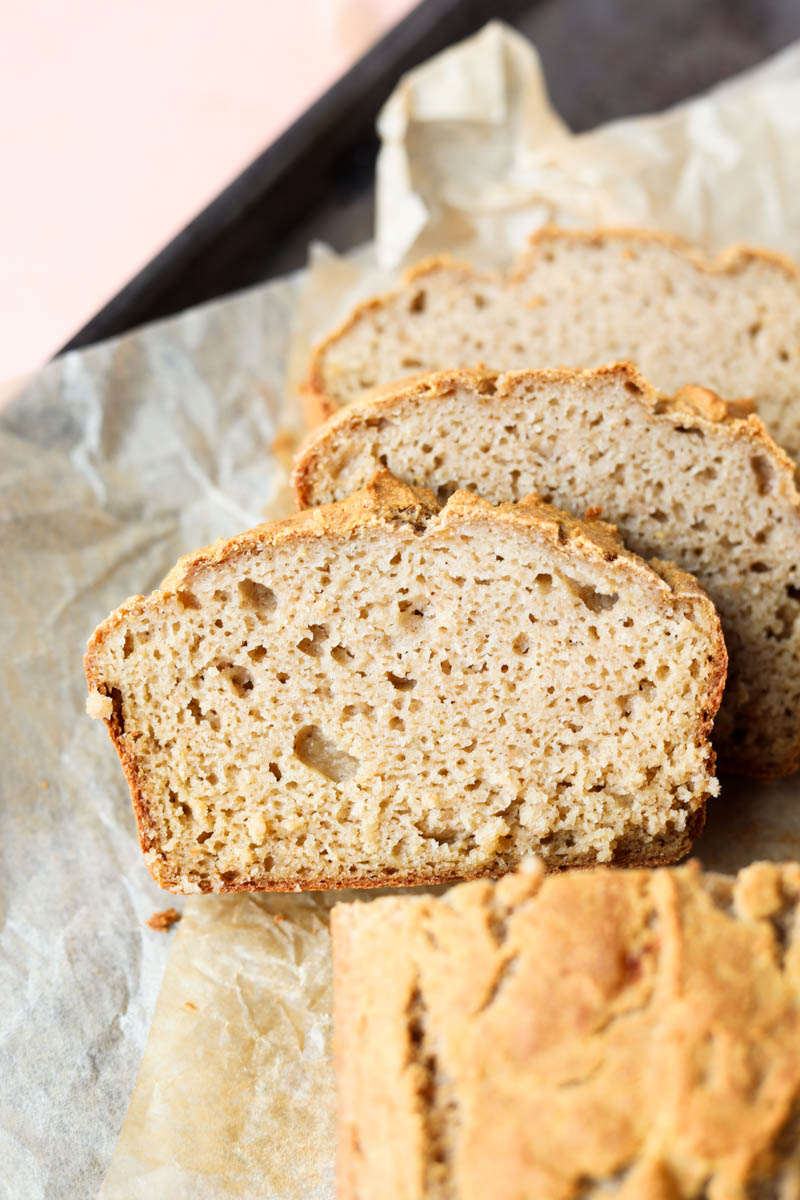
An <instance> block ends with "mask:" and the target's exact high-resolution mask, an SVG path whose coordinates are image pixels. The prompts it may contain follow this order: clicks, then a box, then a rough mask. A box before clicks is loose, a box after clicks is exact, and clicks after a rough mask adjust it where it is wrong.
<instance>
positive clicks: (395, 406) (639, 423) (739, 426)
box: [295, 363, 800, 777]
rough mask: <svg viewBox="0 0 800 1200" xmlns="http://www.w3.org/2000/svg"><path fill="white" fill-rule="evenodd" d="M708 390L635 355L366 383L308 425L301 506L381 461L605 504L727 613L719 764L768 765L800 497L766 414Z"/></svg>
mask: <svg viewBox="0 0 800 1200" xmlns="http://www.w3.org/2000/svg"><path fill="white" fill-rule="evenodd" d="M738 411H739V410H738V409H737V408H736V407H735V406H730V405H726V404H724V403H723V402H722V401H721V400H720V399H719V398H718V397H717V396H716V395H714V394H713V393H712V392H709V391H707V390H705V389H702V388H697V387H689V388H684V389H683V390H682V391H681V392H679V393H678V394H677V395H676V396H674V397H671V398H670V397H666V396H663V395H659V394H657V393H656V392H655V391H654V390H653V388H651V387H650V385H649V384H648V383H647V382H646V381H645V379H644V378H643V377H642V376H641V375H640V374H639V373H638V372H637V371H636V370H635V369H634V368H633V367H631V366H630V365H629V364H625V363H622V364H618V365H616V366H613V367H607V368H598V369H596V370H590V371H582V372H576V371H570V370H561V371H512V372H508V373H506V374H504V375H499V374H497V373H496V372H492V371H487V370H462V371H446V372H442V373H439V374H436V375H431V376H428V377H425V378H421V379H418V380H415V381H411V382H409V383H407V384H405V385H403V384H400V385H398V386H397V387H394V388H392V387H387V388H384V389H383V390H382V391H381V392H379V393H377V394H372V395H370V394H367V395H365V396H364V397H363V398H361V399H359V400H356V401H354V402H353V404H351V405H349V406H348V407H347V408H344V409H342V410H341V411H340V412H339V413H337V414H336V415H335V416H334V417H332V418H330V420H329V421H328V422H327V423H326V424H325V425H323V426H321V427H320V429H319V431H317V432H316V433H315V434H313V435H312V436H311V439H310V441H309V442H308V444H307V446H306V448H305V450H304V451H303V452H302V453H301V454H300V456H299V458H298V460H297V463H296V467H295V485H296V490H297V496H298V500H299V502H300V504H301V505H308V504H320V503H328V502H330V501H331V500H335V499H337V498H339V497H341V496H346V495H347V494H348V493H349V492H350V491H352V490H354V489H355V488H357V487H360V486H361V485H362V484H363V482H364V480H365V479H368V478H369V477H370V475H371V474H372V472H373V471H374V470H375V468H376V467H377V466H379V465H384V466H388V468H389V469H390V470H391V471H393V472H394V474H395V475H397V476H398V477H399V478H401V479H404V480H406V482H408V483H412V484H422V485H424V486H426V487H430V488H432V489H433V490H434V491H435V492H436V493H437V494H438V495H439V497H440V498H443V497H445V496H447V495H448V494H449V492H450V491H452V490H453V488H455V487H460V488H472V489H474V490H476V491H477V492H479V493H480V495H482V496H483V497H485V498H486V499H487V500H491V501H494V502H499V501H506V500H516V499H518V498H519V497H521V496H524V495H526V494H527V493H528V492H531V491H536V492H538V493H539V494H540V495H541V496H542V497H543V498H545V499H546V500H548V501H551V502H552V503H553V504H557V505H558V506H559V507H560V508H566V509H569V510H571V511H572V512H576V513H583V512H585V511H587V510H588V511H590V512H591V511H594V512H596V513H598V512H601V513H602V516H603V517H605V518H606V519H608V520H610V521H614V522H615V523H616V524H617V526H618V527H619V530H620V532H621V534H622V536H623V538H624V540H625V543H626V545H627V546H629V547H630V548H631V549H632V550H634V551H635V552H636V553H638V554H642V555H644V556H645V557H649V556H650V555H653V554H659V555H663V556H665V557H667V558H671V559H674V560H675V561H676V562H677V563H679V564H680V566H681V567H683V568H684V570H686V571H690V572H691V573H692V574H693V575H696V576H697V578H698V579H699V580H700V582H701V584H702V585H703V586H704V587H705V588H706V589H707V590H708V593H709V595H710V596H711V598H712V599H713V600H714V603H715V604H716V605H717V608H718V609H719V612H720V615H721V618H722V627H723V630H724V632H725V640H726V644H727V647H728V654H729V656H730V666H729V672H728V684H727V688H726V691H725V697H724V699H723V702H722V707H721V709H720V713H719V717H718V719H717V723H716V727H715V746H716V748H717V751H718V753H719V754H720V757H721V761H722V763H723V765H725V766H727V767H728V768H731V769H736V770H741V771H744V772H747V773H749V774H753V775H756V776H763V777H773V776H778V775H786V774H789V773H790V772H792V771H794V770H796V769H797V766H798V763H799V762H800V497H799V496H798V494H797V491H796V489H795V484H794V470H793V465H792V463H791V461H790V460H789V459H788V458H787V457H786V455H785V454H784V453H783V451H782V450H780V449H779V447H778V446H776V445H775V443H774V442H773V441H772V439H771V438H770V437H769V436H768V434H767V433H766V432H765V430H764V427H763V425H762V424H761V421H760V420H759V419H758V418H757V417H755V416H753V415H750V416H748V417H741V416H738V415H736V414H737V412H738Z"/></svg>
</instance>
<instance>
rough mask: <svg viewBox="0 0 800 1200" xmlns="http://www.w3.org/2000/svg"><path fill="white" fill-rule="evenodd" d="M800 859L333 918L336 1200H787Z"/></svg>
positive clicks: (797, 1075)
mask: <svg viewBox="0 0 800 1200" xmlns="http://www.w3.org/2000/svg"><path fill="white" fill-rule="evenodd" d="M799 905H800V867H798V865H797V864H796V863H792V864H788V865H785V866H778V865H776V864H773V863H756V864H754V865H753V866H750V867H748V868H746V870H744V871H742V872H740V874H739V875H738V877H737V878H736V879H731V878H727V877H725V876H719V875H716V876H715V875H710V874H703V873H702V872H701V871H700V869H699V867H698V864H697V862H691V863H689V864H687V865H686V866H685V867H679V868H677V869H675V868H673V869H671V870H668V869H662V870H658V871H609V870H605V869H603V868H599V869H598V870H596V871H591V872H580V871H570V872H566V873H564V874H561V875H554V876H550V877H549V878H547V879H543V878H542V876H541V873H539V872H534V873H530V874H525V873H522V872H520V873H518V874H515V875H508V876H506V878H505V879H503V880H501V882H500V883H498V884H497V885H493V884H491V883H488V882H476V883H466V884H463V885H461V886H460V887H457V888H453V889H452V890H451V891H449V892H448V893H447V894H446V895H444V896H441V897H438V898H436V897H433V896H419V897H408V896H407V897H402V898H397V897H387V898H383V899H377V900H374V901H372V902H371V903H368V904H364V903H361V904H359V903H351V904H339V905H337V906H336V907H335V908H334V910H333V914H332V929H333V963H334V1044H335V1055H336V1064H337V1077H338V1093H339V1094H338V1111H339V1117H338V1120H339V1151H338V1176H339V1189H338V1192H337V1195H338V1197H339V1200H357V1198H358V1197H369V1200H394V1197H396V1196H408V1197H411V1196H413V1197H417V1198H419V1200H487V1198H488V1197H491V1200H601V1198H606V1197H609V1196H616V1197H618V1198H619V1200H700V1197H703V1196H708V1197H720V1198H722V1197H730V1200H734V1198H737V1200H745V1198H746V1197H748V1198H751V1200H768V1198H770V1200H772V1198H774V1200H779V1198H781V1200H784V1198H786V1200H788V1197H795V1196H797V1195H798V1192H799V1191H800V1054H798V1052H797V1050H798V1046H800V919H799V917H798V906H799Z"/></svg>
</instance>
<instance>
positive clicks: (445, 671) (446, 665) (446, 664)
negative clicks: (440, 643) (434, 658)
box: [439, 658, 453, 675]
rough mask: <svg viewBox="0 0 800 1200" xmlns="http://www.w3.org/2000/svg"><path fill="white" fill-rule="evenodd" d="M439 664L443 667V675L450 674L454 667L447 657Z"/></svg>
mask: <svg viewBox="0 0 800 1200" xmlns="http://www.w3.org/2000/svg"><path fill="white" fill-rule="evenodd" d="M439 666H440V668H441V671H442V674H443V675H449V674H450V672H451V671H452V669H453V668H452V666H451V664H450V663H449V662H448V660H447V659H446V658H445V659H443V660H442V662H440V663H439Z"/></svg>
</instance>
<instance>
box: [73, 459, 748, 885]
mask: <svg viewBox="0 0 800 1200" xmlns="http://www.w3.org/2000/svg"><path fill="white" fill-rule="evenodd" d="M432 521H435V522H436V524H437V528H438V529H444V528H448V527H450V526H456V527H457V526H458V525H459V524H462V523H464V522H468V523H470V524H472V523H475V522H480V523H485V524H490V525H491V524H496V523H497V522H498V521H500V522H504V523H507V524H509V525H513V526H516V527H518V528H523V529H529V530H531V531H532V532H534V533H535V535H536V536H538V537H542V538H544V539H546V540H547V541H549V542H550V543H551V544H552V545H553V546H559V547H564V546H565V545H566V544H567V543H569V544H570V546H571V548H572V549H573V550H574V551H575V552H577V553H579V554H581V555H582V556H583V557H584V558H586V559H588V560H593V561H595V562H598V563H599V562H605V563H609V562H614V561H621V562H624V563H625V569H626V570H627V571H628V573H629V575H630V577H631V579H635V580H636V582H637V583H638V584H639V586H640V587H641V588H642V589H643V590H645V591H647V592H649V594H650V597H651V599H652V600H653V601H654V602H655V603H657V604H660V605H663V606H664V607H669V606H673V605H674V604H675V603H676V600H677V601H678V602H680V603H684V602H685V603H686V604H688V605H690V606H691V608H692V609H693V612H694V614H695V619H696V621H697V623H698V624H702V625H703V627H704V628H705V630H706V633H707V635H708V637H709V639H710V642H711V647H712V649H711V655H712V658H713V663H714V667H713V671H712V674H711V677H710V680H709V686H708V690H707V695H706V698H705V701H704V703H703V705H702V710H701V712H700V716H699V720H698V728H697V733H696V738H697V739H698V740H699V741H701V742H702V741H705V740H706V738H707V736H708V733H709V731H710V729H711V726H712V724H713V720H714V716H715V714H716V711H717V708H718V707H719V704H720V701H721V698H722V692H723V689H724V684H725V676H726V670H727V654H726V650H725V643H724V640H723V635H722V630H721V627H720V624H719V619H718V617H717V614H716V609H715V608H714V605H713V604H712V602H711V600H710V599H709V598H708V596H707V595H706V593H705V592H704V591H703V589H702V588H701V587H700V586H699V584H698V583H697V581H696V580H695V579H693V577H692V576H690V575H687V574H686V573H685V572H683V571H680V570H679V569H678V568H677V567H674V566H673V565H671V564H661V563H655V564H654V565H653V566H648V564H647V563H646V562H645V561H644V560H643V559H640V558H638V557H637V556H636V555H634V554H632V553H631V552H630V551H628V550H626V548H625V547H624V545H623V544H622V542H621V540H620V538H619V535H618V533H617V531H616V528H615V527H614V526H612V525H609V524H607V523H606V522H603V521H596V520H595V521H582V520H579V519H578V518H576V517H573V516H570V515H569V514H567V513H564V512H561V511H560V510H559V509H556V508H554V507H553V506H551V505H548V504H544V503H543V502H542V501H540V500H539V499H538V497H536V496H530V497H527V498H526V499H525V500H523V501H520V502H519V503H517V504H502V505H499V506H494V505H492V504H489V503H488V502H487V501H484V500H481V499H479V498H478V497H476V496H474V495H473V494H472V493H471V492H463V491H462V492H456V493H455V494H454V495H453V496H452V497H451V498H450V499H449V500H448V502H447V504H446V505H445V506H444V507H441V506H440V505H439V504H438V502H437V500H436V498H435V496H434V495H433V493H432V492H430V491H429V490H428V489H425V488H412V487H410V486H408V485H407V484H405V483H402V482H400V481H399V480H397V479H396V478H395V477H394V476H393V475H391V474H390V472H388V471H383V470H382V471H378V472H376V474H375V475H374V476H373V478H372V479H371V480H370V482H369V484H368V485H367V487H365V488H363V489H361V490H360V491H358V492H355V493H354V494H353V495H352V496H350V497H349V498H348V499H346V500H343V501H340V502H338V503H336V504H331V505H325V506H321V507H320V508H315V509H307V510H305V511H304V512H301V513H298V514H296V515H295V516H293V517H289V518H286V519H285V520H283V521H277V522H270V523H267V524H263V525H259V526H256V527H255V528H254V529H251V530H248V531H247V532H246V533H243V534H239V535H237V536H236V537H233V538H229V539H219V540H218V541H216V542H214V543H213V544H212V545H210V546H207V547H204V548H203V549H200V550H197V551H195V552H194V553H192V554H189V555H186V556H185V557H183V558H182V559H180V560H179V562H178V563H177V564H176V566H175V567H174V568H173V569H172V570H171V571H170V572H169V573H168V575H167V576H166V577H165V579H164V581H163V583H162V585H161V587H160V588H159V589H158V590H156V591H155V592H153V593H152V595H151V596H149V597H147V598H145V597H143V596H134V597H132V598H131V599H129V600H128V601H126V602H125V603H124V604H123V605H122V606H121V607H120V608H118V609H117V610H116V611H115V612H113V613H111V615H110V616H109V617H107V618H106V620H105V621H103V622H102V624H101V625H99V626H98V628H97V629H96V630H95V632H94V634H93V635H92V637H91V638H90V639H89V642H88V646H87V650H86V654H85V656H84V670H85V674H86V680H87V684H88V688H89V694H90V698H93V697H94V698H95V699H96V698H97V697H103V698H107V699H108V700H110V702H111V712H110V713H109V714H108V715H106V716H104V718H103V719H104V721H105V725H106V728H107V729H108V733H109V736H110V738H111V740H112V742H113V744H114V748H115V750H116V752H117V755H118V756H119V759H120V762H121V764H122V768H123V771H124V773H125V777H126V779H127V782H128V786H129V788H130V792H131V799H132V802H133V808H134V813H135V815H136V821H137V827H138V832H139V843H140V846H141V849H142V852H143V854H144V855H145V859H146V862H147V865H148V869H149V870H150V872H151V874H152V875H153V878H154V879H155V880H156V882H157V883H159V884H160V886H162V887H164V888H166V889H168V890H170V891H174V892H180V891H182V890H184V889H183V886H182V884H181V882H180V880H179V878H178V877H177V876H174V875H171V874H170V873H169V868H168V866H167V864H166V863H165V862H164V860H163V859H162V858H161V857H160V856H159V853H158V847H157V845H156V842H155V838H154V833H153V823H152V820H151V815H150V812H149V810H148V805H147V799H146V796H145V793H144V789H143V786H142V781H141V780H140V778H139V772H138V766H137V762H136V758H135V755H133V754H132V753H131V752H130V750H129V748H128V744H127V742H126V740H125V738H124V733H125V729H124V719H123V714H122V704H121V696H120V695H119V693H118V692H116V693H115V689H112V688H110V687H109V686H108V684H107V683H106V682H105V681H104V679H103V677H102V671H101V668H100V665H99V658H100V655H101V652H102V648H103V644H104V642H105V639H106V638H108V637H109V636H110V635H111V634H113V633H114V631H115V630H117V629H119V628H120V627H123V626H124V625H125V623H126V621H127V620H128V618H129V617H131V616H137V615H139V614H140V613H141V612H142V611H143V610H146V609H149V608H155V609H157V608H158V607H159V606H160V605H161V604H162V603H164V602H165V601H167V600H168V599H169V598H170V597H172V596H174V595H175V594H177V593H179V592H181V591H183V590H184V589H188V588H190V587H191V584H192V582H193V580H194V579H195V577H196V575H197V574H198V573H199V572H201V571H205V570H207V569H209V568H213V567H215V566H219V565H220V564H223V563H226V562H228V561H230V560H231V559H232V558H235V557H237V556H239V555H245V554H249V553H252V551H254V550H257V549H259V548H263V547H275V546H281V545H285V544H286V543H290V544H291V543H296V542H298V541H300V540H302V539H307V538H319V537H326V536H331V535H333V536H335V537H340V538H342V539H343V540H344V539H346V538H348V537H350V536H352V535H354V534H355V533H357V532H358V531H360V530H362V529H364V528H368V527H371V526H379V525H383V526H386V525H390V526H391V525H397V524H398V523H400V524H410V525H412V526H413V527H414V528H415V529H416V530H417V531H419V532H421V531H422V530H424V529H425V528H426V526H428V524H429V523H430V522H432ZM714 762H715V759H714V754H713V750H711V749H710V747H709V757H708V759H707V766H708V776H709V779H711V778H713V771H714ZM708 795H709V793H708V791H706V792H705V793H704V795H703V796H702V797H701V798H700V800H699V801H698V803H697V805H696V808H695V809H694V810H693V811H692V812H691V813H690V814H689V816H688V819H687V826H686V828H685V830H683V831H681V832H680V833H679V834H677V835H676V836H675V838H674V839H673V840H672V841H670V842H668V843H667V844H665V845H662V846H660V847H653V848H652V849H653V852H652V853H651V854H650V853H644V854H643V853H642V852H641V851H638V852H635V851H633V850H632V849H630V848H621V849H620V851H619V853H618V854H617V855H616V856H615V859H614V861H615V862H616V863H618V864H619V865H625V866H633V865H638V866H649V865H660V864H666V863H670V862H675V861H677V860H678V859H679V858H681V857H682V856H683V855H685V854H686V853H688V851H689V849H690V848H691V845H692V842H693V841H694V839H695V838H696V837H697V836H698V835H699V833H700V831H701V830H702V827H703V824H704V821H705V804H706V800H707V798H708ZM594 862H595V860H594V858H592V859H587V860H586V861H574V862H573V863H572V864H570V865H576V866H586V867H590V866H592V865H594ZM509 865H511V864H509ZM565 865H567V864H565ZM493 874H497V872H496V871H495V870H494V868H488V869H487V870H486V871H483V872H480V873H479V874H477V875H465V874H464V873H448V874H442V873H440V874H437V875H435V876H431V875H427V874H410V875H402V876H401V875H392V874H386V873H384V874H375V875H364V876H358V877H355V878H353V877H350V876H346V877H341V878H339V879H335V880H331V879H323V878H316V879H302V880H300V879H288V880H287V879H273V878H272V877H270V876H269V875H263V876H258V877H256V878H249V879H248V880H246V881H244V882H241V881H233V882H230V883H228V882H226V881H222V882H220V881H217V880H215V881H214V882H213V883H211V882H208V883H207V886H204V885H203V884H202V883H201V884H199V885H198V890H200V891H209V892H210V891H214V892H220V891H224V892H227V891H267V890H269V891H300V890H324V889H326V888H332V887H347V888H375V887H385V886H391V887H400V886H403V887H405V886H415V885H419V884H436V883H449V882H452V881H454V880H455V879H463V878H465V877H469V878H480V877H491V876H492V875H493Z"/></svg>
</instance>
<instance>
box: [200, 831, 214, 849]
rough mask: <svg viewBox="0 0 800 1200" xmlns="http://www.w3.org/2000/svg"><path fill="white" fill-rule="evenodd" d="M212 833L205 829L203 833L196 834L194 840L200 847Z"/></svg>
mask: <svg viewBox="0 0 800 1200" xmlns="http://www.w3.org/2000/svg"><path fill="white" fill-rule="evenodd" d="M212 832H213V831H212V830H211V829H207V830H206V832H205V833H198V835H197V839H196V840H197V841H198V842H199V843H200V845H201V846H202V844H203V842H207V841H208V839H209V838H210V837H211V834H212Z"/></svg>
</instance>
